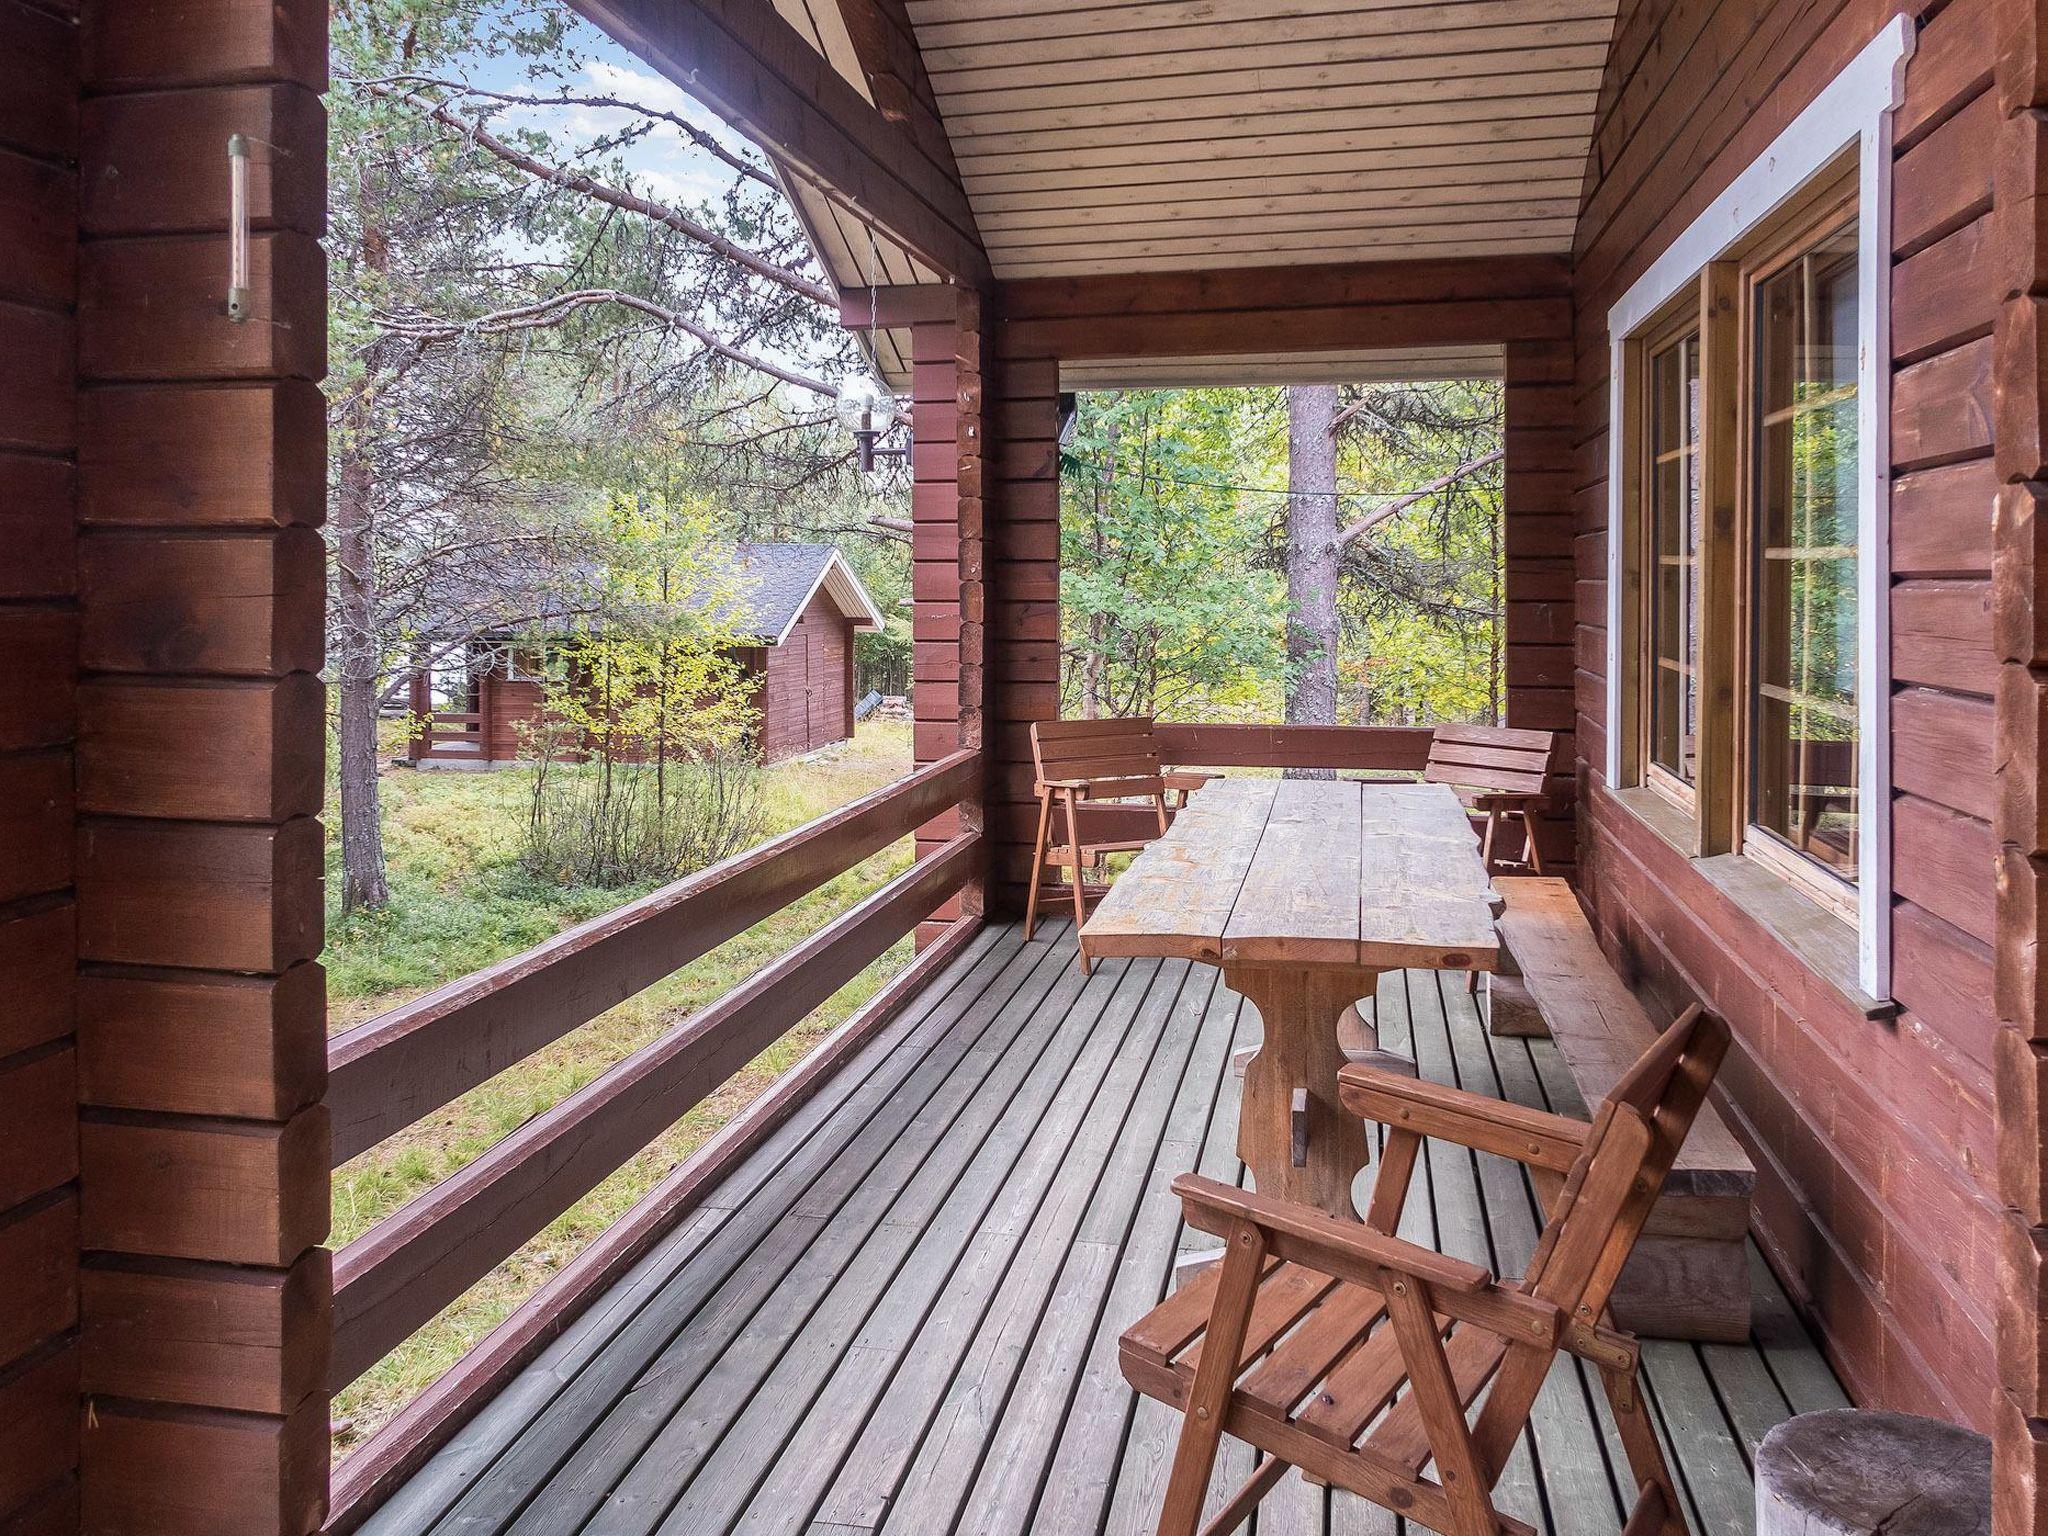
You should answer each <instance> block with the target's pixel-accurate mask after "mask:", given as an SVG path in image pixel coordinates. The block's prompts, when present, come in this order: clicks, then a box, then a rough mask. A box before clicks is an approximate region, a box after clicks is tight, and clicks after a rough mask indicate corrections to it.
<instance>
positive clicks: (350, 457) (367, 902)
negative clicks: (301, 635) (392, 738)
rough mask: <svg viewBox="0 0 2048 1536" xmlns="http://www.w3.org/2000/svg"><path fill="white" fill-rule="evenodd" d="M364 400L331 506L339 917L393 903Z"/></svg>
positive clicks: (345, 444) (346, 428) (347, 422)
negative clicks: (381, 774) (382, 780)
mask: <svg viewBox="0 0 2048 1536" xmlns="http://www.w3.org/2000/svg"><path fill="white" fill-rule="evenodd" d="M363 399H364V397H363V394H362V393H361V392H358V393H356V394H355V395H354V396H353V397H352V398H351V399H350V401H349V402H348V403H347V405H346V406H345V407H344V411H345V419H344V422H343V430H342V431H340V432H337V433H335V434H334V443H333V452H334V454H335V456H336V457H337V458H338V459H339V460H340V465H339V469H338V472H337V475H336V487H335V498H334V603H335V620H336V630H337V637H338V642H339V643H338V644H337V645H336V647H335V649H336V652H337V655H336V657H335V672H336V678H337V682H338V683H339V693H340V702H341V731H340V735H341V763H340V779H341V910H342V911H344V912H353V911H355V910H356V909H357V908H358V907H381V906H383V905H384V904H385V903H386V902H388V901H390V900H391V885H390V881H389V879H388V877H387V876H386V873H385V866H384V825H383V821H382V814H383V813H382V807H381V805H380V804H379V795H378V789H377V661H378V646H377V585H376V581H377V578H376V569H375V566H374V564H373V561H374V558H375V550H374V543H375V541H374V537H373V534H372V530H371V513H370V497H371V488H372V480H371V470H370V464H369V461H368V459H367V458H366V457H364V450H363V445H364V444H365V443H366V442H367V441H368V437H367V432H366V430H365V429H366V428H367V426H368V422H367V421H366V420H364V419H363V418H365V417H366V416H367V415H368V412H367V411H366V410H365V409H364V405H363Z"/></svg>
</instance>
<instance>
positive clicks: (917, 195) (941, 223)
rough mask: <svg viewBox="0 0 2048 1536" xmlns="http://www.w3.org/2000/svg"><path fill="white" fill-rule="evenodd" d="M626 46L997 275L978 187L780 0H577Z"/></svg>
mask: <svg viewBox="0 0 2048 1536" xmlns="http://www.w3.org/2000/svg"><path fill="white" fill-rule="evenodd" d="M575 6H576V9H577V10H578V11H579V12H581V13H582V14H583V15H584V16H586V17H588V18H589V19H590V20H591V21H593V22H595V23H596V24H597V25H598V26H600V27H602V28H603V29H604V30H605V31H606V32H607V33H609V34H610V35H611V36H612V37H613V38H615V39H616V40H617V41H618V42H619V43H620V44H621V45H622V46H624V47H625V48H627V49H628V50H630V51H631V52H632V53H634V54H636V55H638V56H639V57H640V58H641V59H644V60H645V61H646V62H647V63H649V64H651V65H652V66H653V67H654V68H656V69H658V70H660V71H661V73H662V74H664V75H665V76H667V77H668V78H669V79H670V80H673V81H674V82H675V83H676V84H677V85H679V86H681V87H682V88H683V89H684V90H685V91H688V92H689V93H690V94H691V95H692V96H693V97H695V98H696V99H697V100H699V101H701V102H703V103H704V105H705V106H707V107H709V108H710V109H711V110H712V111H713V112H716V113H717V114H718V115H719V116H720V117H722V118H724V119H725V120H726V121H727V122H728V123H730V124H731V125H732V126H733V127H734V128H735V129H737V130H738V131H739V132H741V133H744V134H745V135H746V136H747V137H748V138H750V139H752V140H753V141H754V142H755V143H757V144H759V145H760V146H761V147H762V148H763V149H764V150H766V151H767V152H768V153H769V154H771V155H773V156H774V157H775V159H776V160H778V161H779V162H781V163H782V164H783V165H785V166H787V167H789V169H790V170H791V171H792V172H794V173H795V174H796V175H799V176H801V177H802V178H803V179H804V180H806V181H809V182H812V183H814V184H816V185H817V186H818V187H819V188H820V189H822V190H823V191H824V192H825V193H826V194H827V195H828V196H831V197H832V198H834V200H836V201H839V202H841V203H843V204H845V205H846V206H847V207H848V208H850V209H852V210H853V211H854V212H856V213H857V214H859V215H860V216H861V217H862V218H864V219H866V220H868V221H870V222H872V223H873V224H874V225H875V227H876V228H877V229H880V230H882V231H884V232H886V233H887V234H888V235H889V236H890V237H891V238H892V239H894V240H896V241H898V242H899V243H900V244H902V245H903V246H905V247H906V248H907V249H909V250H911V251H913V252H915V253H916V254H917V256H918V257H919V258H920V259H922V260H923V261H925V262H927V263H928V264H930V265H931V266H933V267H935V268H936V269H937V270H939V271H940V272H943V273H945V274H946V275H948V276H950V277H955V278H958V279H960V280H961V281H962V282H965V283H969V284H972V285H973V286H975V287H985V286H987V285H988V284H989V283H990V281H991V280H992V279H991V274H990V271H989V265H988V256H987V253H986V252H985V251H983V249H982V245H981V236H980V234H979V232H978V231H977V230H976V228H975V224H974V214H973V212H972V211H971V210H970V209H969V207H968V204H967V194H966V193H965V192H964V191H963V190H962V189H961V186H960V183H959V181H958V179H957V178H953V177H949V176H948V175H947V174H946V173H945V172H944V171H943V170H941V168H940V167H938V166H937V165H935V164H933V163H932V161H931V160H930V159H928V158H927V157H926V155H925V154H924V152H923V151H922V150H920V149H919V148H918V146H917V144H916V142H915V140H914V139H913V138H912V137H911V136H910V135H909V134H908V133H906V132H905V131H904V129H903V127H902V126H901V125H899V124H897V123H892V122H890V121H889V120H888V119H887V118H885V117H884V116H883V115H882V114H881V113H880V112H879V111H877V110H876V109H875V108H874V107H872V106H870V105H869V104H868V102H867V101H866V100H864V99H863V98H862V96H861V94H860V92H859V91H857V90H855V89H854V88H853V86H852V85H851V84H850V83H849V82H848V81H847V80H845V79H844V78H843V77H842V76H841V75H840V74H839V72H838V71H837V70H835V69H834V68H833V67H832V66H831V64H830V63H828V62H827V61H826V60H825V58H824V57H823V56H822V55H821V54H820V53H819V52H818V51H817V50H816V49H815V48H813V47H812V46H811V45H810V44H809V43H808V42H806V41H804V39H803V37H802V36H801V35H800V34H799V33H798V32H797V31H796V29H795V28H793V27H791V26H790V25H789V24H788V23H787V22H785V21H784V20H782V18H781V17H780V16H778V15H777V14H776V13H775V10H774V7H773V6H772V5H771V4H770V3H769V0H575Z"/></svg>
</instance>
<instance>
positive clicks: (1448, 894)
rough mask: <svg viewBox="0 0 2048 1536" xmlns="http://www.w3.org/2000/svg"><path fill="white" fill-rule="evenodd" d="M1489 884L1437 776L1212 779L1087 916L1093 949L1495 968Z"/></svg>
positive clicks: (1302, 962)
mask: <svg viewBox="0 0 2048 1536" xmlns="http://www.w3.org/2000/svg"><path fill="white" fill-rule="evenodd" d="M1491 897H1492V890H1491V886H1490V884H1489V882H1488V880H1487V876H1486V870H1485V867H1484V866H1483V865H1482V864H1481V863H1480V861H1479V849H1478V844H1477V842H1476V841H1475V840H1474V838H1473V836H1472V829H1471V824H1470V823H1469V821H1468V820H1467V819H1466V815H1465V811H1464V809H1463V807H1461V806H1460V805H1459V804H1458V798H1457V795H1456V794H1455V793H1454V792H1453V791H1452V790H1451V789H1450V788H1449V787H1448V786H1445V785H1441V784H1365V783H1359V782H1356V781H1353V780H1327V779H1325V780H1317V779H1228V778H1226V779H1220V780H1218V781H1216V782H1215V783H1212V784H1209V785H1207V786H1205V787H1204V788H1203V789H1201V790H1199V791H1198V792H1197V793H1196V794H1195V796H1194V797H1193V799H1192V800H1191V801H1190V803H1189V804H1188V806H1187V808H1186V809H1185V810H1183V811H1181V812H1179V813H1178V814H1177V815H1176V816H1175V818H1174V823H1173V827H1172V829H1171V830H1169V831H1168V832H1167V833H1166V834H1165V835H1164V836H1163V837H1161V838H1160V839H1159V840H1158V841H1157V842H1155V843H1153V844H1152V845H1151V846H1149V847H1148V848H1146V849H1145V850H1144V851H1143V852H1142V853H1140V854H1139V855H1138V856H1137V858H1136V859H1135V860H1133V861H1132V864H1131V867H1130V868H1129V869H1128V870H1126V871H1125V872H1124V873H1123V875H1122V876H1121V877H1120V878H1119V879H1118V880H1117V882H1116V885H1115V887H1114V888H1113V889H1112V890H1111V891H1110V893H1109V894H1108V895H1107V896H1106V897H1104V898H1103V900H1102V904H1101V905H1100V906H1099V907H1098V908H1097V909H1096V911H1095V915H1094V916H1093V917H1091V918H1089V919H1088V922H1087V925H1086V926H1085V927H1083V928H1082V930H1081V944H1082V947H1083V948H1084V949H1085V950H1087V952H1088V953H1089V954H1091V955H1163V956H1171V957H1178V958H1184V959H1190V960H1202V961H1207V962H1208V963H1210V964H1212V965H1228V966H1239V965H1290V966H1304V967H1307V966H1313V967H1325V966H1327V967H1335V968H1342V969H1347V970H1354V969H1355V970H1375V971H1378V970H1396V969H1400V968H1403V967H1416V968H1419V969H1434V970H1491V969H1492V968H1493V966H1494V964H1495V961H1496V959H1497V958H1498V955H1499V948H1498V944H1499V941H1498V939H1497V938H1496V936H1495V933H1494V925H1493V910H1492V905H1491Z"/></svg>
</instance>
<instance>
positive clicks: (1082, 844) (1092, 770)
mask: <svg viewBox="0 0 2048 1536" xmlns="http://www.w3.org/2000/svg"><path fill="white" fill-rule="evenodd" d="M1031 762H1032V767H1033V768H1034V769H1035V770H1036V773H1037V785H1036V793H1037V796H1038V833H1037V836H1036V838H1035V840H1034V841H1033V843H1032V850H1031V889H1030V893H1029V895H1027V896H1026V898H1025V906H1024V937H1025V938H1026V939H1029V938H1030V937H1031V935H1032V934H1033V932H1035V931H1036V929H1037V927H1038V904H1039V902H1040V900H1042V899H1052V900H1061V899H1067V900H1071V901H1072V902H1073V905H1074V925H1075V926H1076V927H1079V926H1080V925H1081V924H1082V923H1083V922H1085V921H1086V920H1087V916H1088V904H1089V903H1090V902H1093V901H1097V900H1100V899H1101V897H1102V896H1103V894H1104V893H1105V892H1106V891H1107V889H1108V887H1107V886H1106V885H1105V884H1103V883H1101V882H1100V881H1097V882H1095V883H1092V884H1091V883H1090V882H1089V880H1088V878H1087V871H1089V870H1091V869H1100V868H1101V865H1102V860H1103V857H1104V856H1105V855H1107V854H1111V853H1131V852H1135V851H1136V850H1137V849H1140V848H1142V847H1144V846H1145V845H1146V844H1147V843H1149V842H1150V841H1151V840H1152V838H1153V837H1155V836H1157V835H1158V833H1159V832H1164V831H1165V830H1166V829H1167V827H1168V825H1169V824H1170V823H1171V820H1172V811H1173V810H1174V809H1176V808H1177V807H1178V806H1179V805H1185V804H1186V801H1187V795H1188V793H1189V792H1190V791H1191V790H1193V789H1194V788H1196V787H1198V786H1199V785H1200V784H1201V783H1202V782H1203V781H1204V780H1205V778H1206V777H1207V776H1206V775H1202V774H1188V773H1183V772H1179V771H1177V770H1174V769H1170V768H1168V767H1167V766H1166V765H1165V763H1164V762H1163V761H1162V760H1161V758H1160V755H1159V743H1158V739H1157V737H1156V736H1155V735H1154V733H1153V727H1152V720H1151V718H1150V717H1149V716H1137V717H1134V718H1131V719H1127V720H1039V721H1034V722H1033V723H1032V726H1031ZM1169 794H1171V795H1173V796H1175V797H1176V804H1175V805H1169V803H1168V799H1167V797H1168V795H1169ZM1116 801H1126V802H1128V801H1142V802H1144V803H1145V804H1146V805H1147V806H1148V807H1149V808H1150V810H1151V811H1152V813H1153V815H1154V817H1155V818H1156V820H1157V823H1158V830H1157V832H1150V831H1149V829H1148V833H1149V835H1145V836H1134V835H1129V834H1125V835H1117V836H1103V835H1100V834H1088V833H1084V830H1083V828H1084V825H1085V822H1084V819H1083V814H1082V808H1083V807H1084V806H1088V805H1100V804H1103V803H1106V802H1116ZM1055 807H1057V809H1058V811H1059V813H1060V815H1059V818H1058V826H1056V825H1055V817H1054V810H1055ZM1061 828H1063V829H1064V836H1065V841H1064V842H1061V841H1057V840H1056V839H1057V837H1058V835H1059V831H1060V829H1061ZM1048 869H1062V870H1064V871H1065V872H1066V877H1067V878H1066V882H1065V884H1064V885H1047V884H1046V880H1045V877H1046V872H1047V870H1048ZM1091 965H1092V962H1091V960H1090V958H1089V956H1088V954H1087V952H1086V951H1085V950H1084V951H1083V952H1082V954H1081V969H1082V970H1083V971H1084V972H1085V971H1088V970H1089V969H1090V968H1091Z"/></svg>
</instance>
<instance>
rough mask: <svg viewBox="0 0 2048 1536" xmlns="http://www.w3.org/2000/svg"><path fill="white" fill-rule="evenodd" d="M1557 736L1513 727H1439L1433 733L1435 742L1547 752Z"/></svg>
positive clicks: (1553, 733) (1552, 733) (1549, 732)
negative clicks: (1536, 749) (1535, 748)
mask: <svg viewBox="0 0 2048 1536" xmlns="http://www.w3.org/2000/svg"><path fill="white" fill-rule="evenodd" d="M1556 735H1557V733H1556V732H1555V731H1532V730H1527V729H1524V728H1522V727H1519V726H1512V725H1439V726H1437V727H1436V728H1435V729H1434V730H1433V731H1432V732H1431V736H1432V739H1434V740H1442V741H1454V742H1458V743H1461V744H1470V745H1473V746H1495V747H1524V748H1528V747H1537V748H1541V749H1542V750H1543V751H1545V752H1548V751H1549V750H1550V748H1551V744H1552V742H1553V741H1554V740H1555V739H1556Z"/></svg>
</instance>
